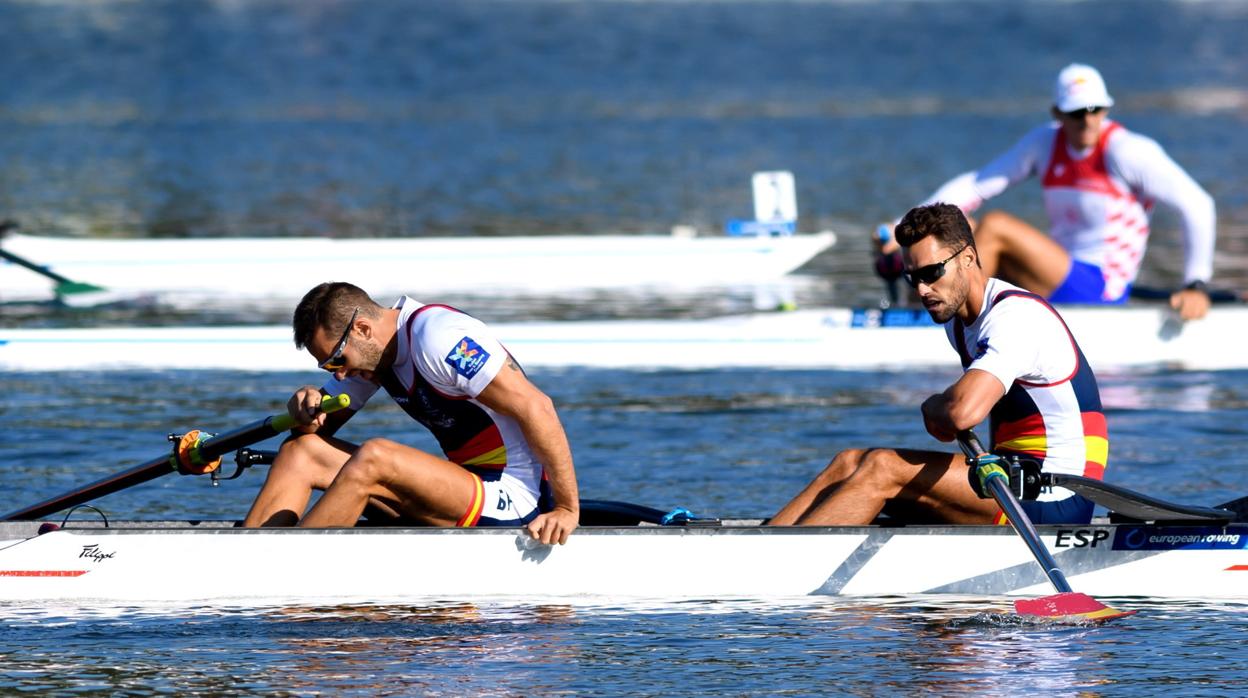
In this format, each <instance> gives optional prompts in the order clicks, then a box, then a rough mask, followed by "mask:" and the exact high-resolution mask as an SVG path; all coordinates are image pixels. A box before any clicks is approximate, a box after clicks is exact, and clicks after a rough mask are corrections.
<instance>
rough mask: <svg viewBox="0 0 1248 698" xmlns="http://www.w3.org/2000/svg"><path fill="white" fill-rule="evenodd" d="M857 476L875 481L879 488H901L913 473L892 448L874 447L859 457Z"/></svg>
mask: <svg viewBox="0 0 1248 698" xmlns="http://www.w3.org/2000/svg"><path fill="white" fill-rule="evenodd" d="M859 463H860V464H859V466H858V470H857V471H856V473H857V476H858V477H860V478H865V479H867V480H869V481H870V482H871V483H873V484H874V485H875V486H876V488H877V489H881V490H884V489H900V488H901V487H902V486H903V485H905V483H906V482H908V481H909V479H910V476H911V475H912V473H909V472H906V471H907V468H906V467H905V466H906V462H905V461H904V460H902V458H901V456H899V455H897V452H896V451H894V450H892V449H891V448H873V449H871V450H869V451H865V452H863V453H862V455H861V456H860V457H859Z"/></svg>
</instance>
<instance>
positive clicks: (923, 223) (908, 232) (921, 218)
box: [893, 203, 978, 259]
mask: <svg viewBox="0 0 1248 698" xmlns="http://www.w3.org/2000/svg"><path fill="white" fill-rule="evenodd" d="M929 235H930V236H932V237H935V238H936V239H937V240H940V242H941V244H942V245H943V246H945V247H948V248H950V249H953V250H956V249H959V248H961V247H963V246H965V247H971V248H974V247H975V236H974V235H973V234H972V233H971V224H970V221H968V220H966V216H965V215H963V214H962V209H960V208H958V207H957V206H954V205H953V204H940V203H937V204H929V205H927V206H916V207H914V208H912V209H910V210H909V211H907V212H906V215H905V216H903V217H902V219H901V222H900V223H898V224H897V227H896V228H894V229H893V236H894V237H896V239H897V244H899V245H901V246H902V247H910V246H911V245H913V244H914V243H916V242H918V241H919V240H922V239H923V238H925V237H927V236H929ZM976 258H977V259H978V255H976Z"/></svg>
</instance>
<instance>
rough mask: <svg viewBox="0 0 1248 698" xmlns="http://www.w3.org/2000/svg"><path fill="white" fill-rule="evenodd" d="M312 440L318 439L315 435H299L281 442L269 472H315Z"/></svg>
mask: <svg viewBox="0 0 1248 698" xmlns="http://www.w3.org/2000/svg"><path fill="white" fill-rule="evenodd" d="M314 439H319V437H318V436H316V435H315V434H300V435H298V436H292V437H291V438H289V439H286V440H285V441H283V442H282V445H281V446H279V447H278V449H277V457H276V458H274V460H273V464H272V466H271V468H270V470H274V471H283V472H286V471H289V472H302V471H309V472H310V471H313V470H316V469H317V463H316V458H315V455H314V451H313V447H312V442H313V440H314Z"/></svg>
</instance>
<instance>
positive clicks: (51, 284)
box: [0, 232, 836, 307]
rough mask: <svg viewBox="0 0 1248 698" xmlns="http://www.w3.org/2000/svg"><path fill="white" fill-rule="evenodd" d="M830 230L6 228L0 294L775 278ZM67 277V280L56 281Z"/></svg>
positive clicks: (254, 295)
mask: <svg viewBox="0 0 1248 698" xmlns="http://www.w3.org/2000/svg"><path fill="white" fill-rule="evenodd" d="M835 241H836V236H835V234H833V233H831V232H822V233H811V234H799V235H783V236H715V237H683V236H674V235H671V236H669V235H550V236H533V237H491V238H481V237H463V238H378V239H335V238H221V239H83V238H52V237H39V236H32V235H16V234H14V235H9V236H8V237H6V238H5V239H4V240H3V241H0V249H2V250H4V251H6V252H8V253H9V255H10V256H11V257H12V258H8V259H0V301H47V300H49V299H51V298H52V297H53V296H54V295H57V293H58V289H62V292H61V293H60V294H59V295H61V296H62V298H63V300H65V301H66V302H72V301H73V297H72V296H74V295H80V294H81V295H85V294H82V289H81V286H83V285H89V286H90V287H91V288H92V289H94V290H96V291H101V290H107V292H108V297H109V298H110V299H112V298H124V297H127V296H132V297H146V298H151V299H153V300H154V301H156V302H160V303H162V304H169V305H173V306H177V307H193V306H194V304H195V303H197V302H202V301H203V300H204V299H206V298H208V299H215V300H221V299H223V298H225V299H231V300H248V299H255V300H265V301H271V300H272V299H274V298H278V299H294V300H298V299H299V298H300V297H301V296H302V295H303V294H304V293H305V292H306V291H307V290H308V288H309V287H310V286H311V285H312V284H313V283H315V282H316V281H318V280H332V279H367V280H368V288H369V291H370V292H373V293H376V294H379V295H380V296H386V295H394V294H401V293H418V294H437V293H447V292H461V293H462V292H472V293H477V294H491V293H492V294H498V293H503V292H508V291H523V292H528V293H550V292H558V291H566V290H574V289H593V288H636V287H659V288H667V287H676V288H680V287H700V286H714V285H727V284H751V283H760V282H766V281H774V280H776V279H779V278H780V277H782V276H784V275H785V274H788V273H789V272H791V271H793V270H794V269H797V268H798V267H800V266H802V265H803V264H805V263H806V262H808V261H809V260H810V259H811V258H812V257H814V256H815V255H817V254H819V253H820V252H822V251H823V250H826V249H828V248H829V247H831V246H832V245H833V244H834V243H835ZM16 260H25V261H29V262H32V263H33V265H34V266H35V267H37V268H41V269H37V268H31V266H30V265H24V264H21V263H19V262H18V261H16ZM49 275H53V277H59V278H60V279H61V280H63V281H61V282H59V283H58V281H57V280H56V278H51V277H50V276H49ZM69 279H73V280H74V281H75V282H77V284H78V285H77V286H74V287H70V288H69V291H70V293H64V292H63V289H65V288H66V287H65V285H64V280H69ZM310 279H311V280H313V281H309V280H310Z"/></svg>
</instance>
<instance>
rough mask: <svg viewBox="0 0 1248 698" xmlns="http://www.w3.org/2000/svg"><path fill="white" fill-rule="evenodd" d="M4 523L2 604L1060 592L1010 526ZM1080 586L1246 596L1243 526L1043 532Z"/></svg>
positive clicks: (1147, 593)
mask: <svg viewBox="0 0 1248 698" xmlns="http://www.w3.org/2000/svg"><path fill="white" fill-rule="evenodd" d="M37 525H38V524H37V523H28V522H21V523H3V524H0V599H4V600H10V601H17V600H21V601H31V600H62V601H79V600H81V601H86V600H125V601H179V602H183V601H197V600H205V601H206V600H231V599H233V600H249V602H256V601H262V602H269V601H272V602H276V603H285V602H292V601H311V600H337V601H341V602H356V601H358V602H373V601H402V600H416V599H429V598H440V599H457V600H458V599H473V598H485V597H500V596H525V597H543V598H546V597H563V598H577V597H604V596H605V597H613V598H653V599H667V598H672V599H680V598H699V599H708V598H772V597H792V596H803V595H809V594H832V595H846V596H887V595H912V594H923V595H929V594H951V595H974V596H995V595H1024V596H1038V595H1044V594H1048V593H1051V592H1052V590H1051V588H1050V587H1049V586H1048V582H1047V581H1046V580H1045V577H1044V574H1043V572H1042V571H1041V570H1040V568H1039V567H1038V566H1037V565H1036V564H1035V561H1034V559H1033V558H1032V557H1031V554H1030V552H1029V551H1028V549H1027V548H1026V546H1025V545H1024V544H1023V543H1022V542H1021V541H1020V540H1019V539H1018V538H1017V536H1015V535H1014V533H1013V532H1012V531H1011V530H1010V529H1009V528H1007V527H992V526H935V527H928V526H906V527H797V528H770V527H763V526H758V525H751V524H750V523H743V524H739V525H736V524H732V523H731V522H728V525H691V526H671V527H659V526H621V527H595V526H587V527H583V528H581V529H580V530H578V531H577V532H576V533H575V534H574V535H573V537H572V538H571V539H570V540H569V542H568V543H567V545H564V546H543V545H540V544H536V543H534V542H532V541H530V540H529V539H528V538H527V536H526V535H524V534H523V533H522V532H520V531H519V530H517V529H467V530H465V529H439V528H353V529H333V530H307V529H281V530H273V529H266V530H247V529H241V528H235V527H233V526H232V525H231V524H229V523H228V522H227V523H200V524H189V523H180V522H163V523H162V522H147V523H135V522H130V523H122V524H120V525H119V524H116V523H114V524H113V527H111V528H108V529H104V528H77V529H65V530H58V531H54V532H50V533H45V534H43V535H35V533H34V531H35V528H36V526H37ZM1040 532H1041V536H1042V538H1043V540H1044V542H1045V544H1046V546H1047V547H1048V548H1049V549H1050V550H1051V551H1052V552H1053V553H1054V555H1055V556H1056V559H1057V561H1058V563H1059V564H1061V565H1062V566H1063V569H1065V570H1066V572H1067V574H1068V576H1069V578H1070V581H1071V584H1072V585H1073V586H1074V587H1075V588H1076V589H1078V590H1079V591H1081V592H1083V593H1087V594H1092V595H1096V596H1114V597H1121V596H1142V597H1166V598H1175V597H1182V598H1201V599H1244V598H1248V549H1246V543H1248V526H1244V525H1231V526H1227V527H1191V526H1186V527H1178V526H1170V527H1166V526H1144V525H1138V526H1137V525H1110V524H1100V525H1089V526H1070V527H1053V526H1042V527H1040Z"/></svg>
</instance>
